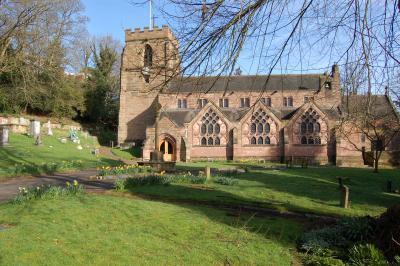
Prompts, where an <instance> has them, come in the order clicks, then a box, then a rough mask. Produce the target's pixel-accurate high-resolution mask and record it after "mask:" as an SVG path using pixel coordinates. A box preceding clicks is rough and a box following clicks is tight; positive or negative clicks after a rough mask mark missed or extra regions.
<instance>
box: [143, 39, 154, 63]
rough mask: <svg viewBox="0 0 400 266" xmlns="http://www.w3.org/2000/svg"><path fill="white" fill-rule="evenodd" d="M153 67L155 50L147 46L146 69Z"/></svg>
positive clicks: (145, 53)
mask: <svg viewBox="0 0 400 266" xmlns="http://www.w3.org/2000/svg"><path fill="white" fill-rule="evenodd" d="M152 65H153V49H152V48H151V46H150V45H148V44H146V46H145V47H144V67H151V66H152Z"/></svg>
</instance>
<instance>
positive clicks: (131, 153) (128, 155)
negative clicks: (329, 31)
mask: <svg viewBox="0 0 400 266" xmlns="http://www.w3.org/2000/svg"><path fill="white" fill-rule="evenodd" d="M111 152H112V153H113V154H114V155H116V156H118V157H120V158H123V159H126V160H132V158H140V157H141V149H140V147H132V148H129V149H120V148H113V149H112V150H111Z"/></svg>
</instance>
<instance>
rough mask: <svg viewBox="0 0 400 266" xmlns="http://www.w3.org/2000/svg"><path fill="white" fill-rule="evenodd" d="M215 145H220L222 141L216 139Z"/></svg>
mask: <svg viewBox="0 0 400 266" xmlns="http://www.w3.org/2000/svg"><path fill="white" fill-rule="evenodd" d="M214 145H220V140H219V138H218V137H216V138H215V142H214Z"/></svg>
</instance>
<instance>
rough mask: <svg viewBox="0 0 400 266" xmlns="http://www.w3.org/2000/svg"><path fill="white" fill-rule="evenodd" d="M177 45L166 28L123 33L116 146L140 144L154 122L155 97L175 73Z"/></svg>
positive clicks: (176, 69) (177, 66)
mask: <svg viewBox="0 0 400 266" xmlns="http://www.w3.org/2000/svg"><path fill="white" fill-rule="evenodd" d="M179 67H180V65H179V52H178V41H177V39H176V38H175V36H174V35H173V33H172V31H171V30H170V29H169V28H168V26H163V27H162V28H158V27H154V28H153V29H152V30H150V29H149V28H147V27H145V28H144V30H140V29H135V31H131V30H130V29H127V30H126V31H125V47H124V50H123V52H122V62H121V91H120V106H119V124H118V143H119V144H122V143H125V142H132V141H141V140H144V139H145V137H146V128H147V127H148V126H152V125H153V124H154V122H155V116H156V110H157V108H158V107H157V106H158V102H157V95H158V93H159V92H160V91H162V89H163V88H164V86H166V83H167V82H168V81H169V80H170V79H171V77H173V76H174V75H176V74H177V73H179V70H180V68H179Z"/></svg>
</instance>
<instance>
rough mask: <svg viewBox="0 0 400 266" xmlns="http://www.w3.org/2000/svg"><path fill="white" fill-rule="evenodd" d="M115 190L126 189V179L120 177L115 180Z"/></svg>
mask: <svg viewBox="0 0 400 266" xmlns="http://www.w3.org/2000/svg"><path fill="white" fill-rule="evenodd" d="M115 190H117V191H123V190H125V180H124V179H121V178H119V179H117V180H116V181H115Z"/></svg>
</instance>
